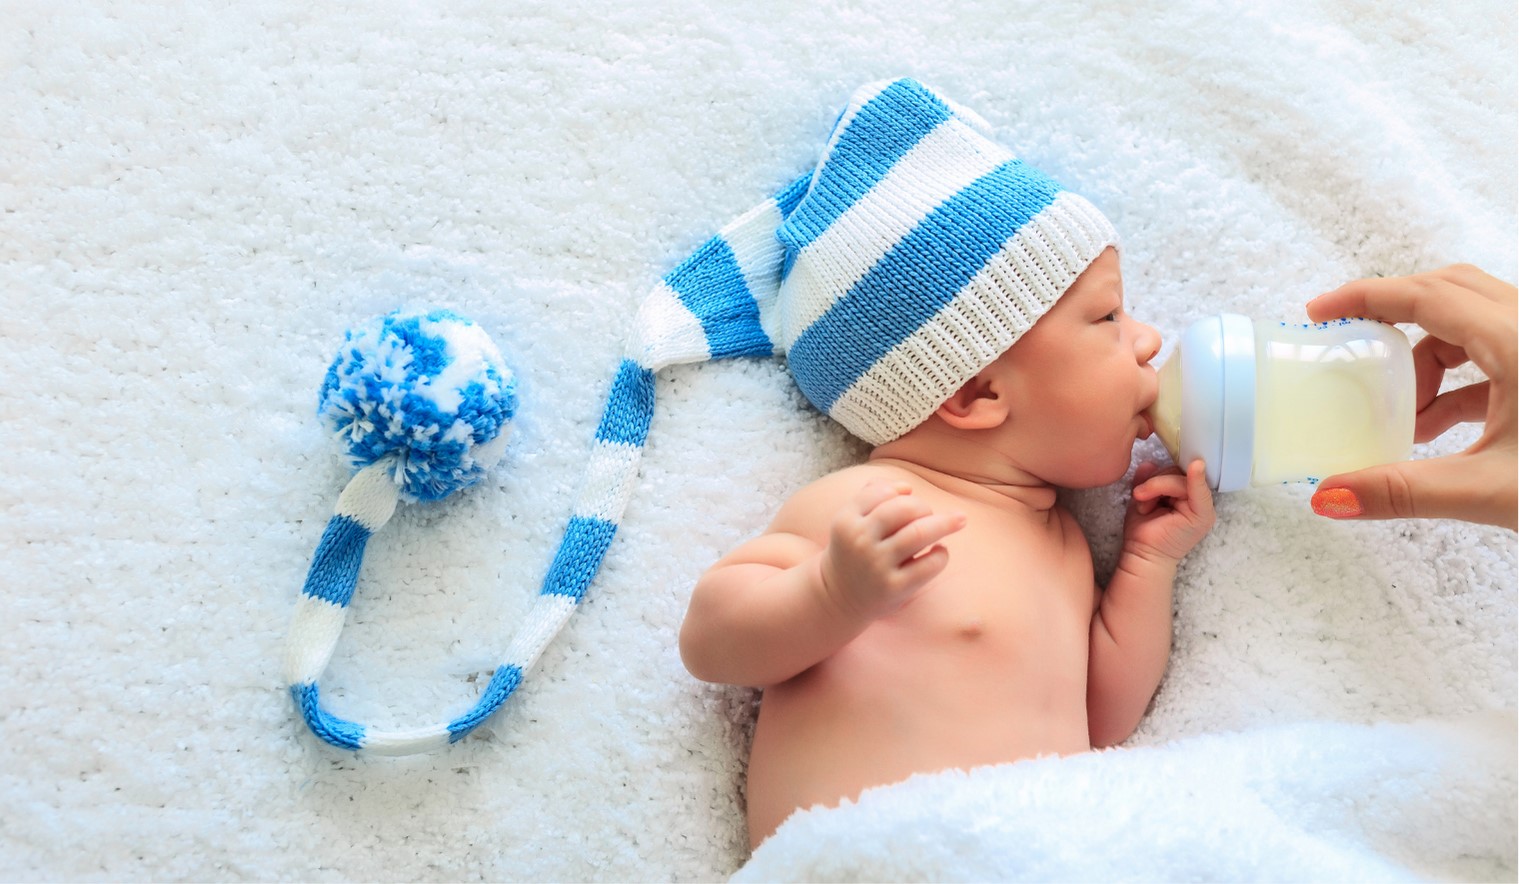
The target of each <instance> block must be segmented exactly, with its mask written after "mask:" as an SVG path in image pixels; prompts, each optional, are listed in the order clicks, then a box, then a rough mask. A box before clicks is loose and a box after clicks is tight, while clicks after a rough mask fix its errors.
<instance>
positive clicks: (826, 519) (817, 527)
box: [770, 463, 914, 536]
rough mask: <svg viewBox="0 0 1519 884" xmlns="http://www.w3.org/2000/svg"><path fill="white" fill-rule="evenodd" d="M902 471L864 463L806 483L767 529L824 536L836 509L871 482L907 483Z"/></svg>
mask: <svg viewBox="0 0 1519 884" xmlns="http://www.w3.org/2000/svg"><path fill="white" fill-rule="evenodd" d="M913 478H914V477H913V476H912V474H911V473H909V472H907V471H906V470H902V469H898V468H895V467H890V466H885V465H880V464H871V463H864V464H858V465H856V466H852V467H845V468H844V469H842V470H836V471H834V472H832V473H829V474H828V475H826V476H823V477H821V478H819V479H814V480H813V481H811V482H809V483H807V484H806V485H804V486H802V487H801V488H800V489H798V490H797V491H796V492H795V493H793V494H792V495H791V496H790V497H789V498H787V499H786V502H785V503H784V504H782V505H781V508H780V510H779V511H778V512H777V513H776V516H775V520H774V521H773V522H772V523H771V526H770V530H772V531H786V532H788V533H792V534H800V535H802V536H819V535H826V534H827V531H828V526H829V525H830V524H832V522H833V518H834V516H835V515H837V514H838V512H839V510H840V509H841V508H842V507H844V506H845V505H847V504H848V503H849V502H850V501H851V500H853V499H854V497H855V495H856V494H858V493H859V491H860V489H861V488H864V487H865V486H866V485H868V484H870V482H872V481H876V480H880V481H887V482H909V481H910V480H911V479H913Z"/></svg>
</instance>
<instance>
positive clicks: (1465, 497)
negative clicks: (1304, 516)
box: [1312, 455, 1485, 519]
mask: <svg viewBox="0 0 1519 884" xmlns="http://www.w3.org/2000/svg"><path fill="white" fill-rule="evenodd" d="M1460 459H1461V456H1460V455H1448V456H1446V457H1436V458H1430V459H1428V460H1412V461H1403V462H1401V463H1392V464H1383V465H1381V466H1375V467H1369V468H1367V469H1364V470H1359V471H1357V472H1354V473H1341V474H1340V475H1337V476H1330V477H1329V478H1327V479H1325V480H1324V481H1323V482H1321V483H1319V487H1318V490H1317V491H1315V492H1314V493H1313V500H1312V506H1313V511H1314V512H1316V513H1318V514H1319V515H1321V516H1328V517H1329V518H1331V519H1429V518H1436V519H1438V518H1457V519H1462V518H1465V519H1470V518H1471V517H1472V514H1471V512H1470V510H1471V509H1472V505H1473V503H1474V502H1475V501H1476V500H1479V499H1481V498H1482V497H1483V496H1485V495H1483V494H1482V493H1481V489H1478V488H1473V487H1469V486H1470V485H1471V483H1472V479H1473V476H1472V474H1473V472H1474V471H1473V470H1472V469H1471V465H1470V464H1465V463H1461V462H1460Z"/></svg>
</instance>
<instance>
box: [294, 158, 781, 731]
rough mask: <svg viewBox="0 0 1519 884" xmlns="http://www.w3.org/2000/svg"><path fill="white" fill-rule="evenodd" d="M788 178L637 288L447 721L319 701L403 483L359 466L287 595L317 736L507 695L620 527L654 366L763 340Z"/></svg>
mask: <svg viewBox="0 0 1519 884" xmlns="http://www.w3.org/2000/svg"><path fill="white" fill-rule="evenodd" d="M807 180H808V179H807V178H805V177H804V178H801V179H798V180H797V181H796V182H795V183H793V184H792V185H791V186H790V187H787V188H786V189H785V190H784V191H783V192H782V193H781V194H780V195H779V196H777V197H775V198H773V199H769V200H766V201H765V202H764V203H762V204H760V205H759V206H756V207H755V208H754V209H753V210H751V211H749V212H747V213H745V214H744V215H743V216H741V217H740V218H738V219H737V220H736V221H734V222H733V223H732V224H730V225H728V226H727V227H725V228H724V229H723V230H722V231H721V232H720V233H718V235H716V236H714V237H712V238H711V239H710V240H708V241H707V242H706V243H705V244H704V245H703V246H702V247H701V248H700V249H698V250H697V251H696V253H695V254H693V255H692V256H691V257H690V258H688V259H686V260H685V261H684V262H683V263H681V264H680V265H679V266H678V267H676V268H675V269H674V270H673V271H671V272H670V273H669V274H667V275H666V276H665V277H664V279H663V280H661V281H660V283H659V285H657V286H656V287H655V289H654V291H653V292H651V293H650V294H649V296H648V298H647V299H646V300H645V302H644V305H643V307H642V309H641V310H640V311H639V314H638V318H637V321H636V323H635V328H634V333H633V335H632V338H631V340H630V341H629V344H628V351H627V355H626V356H625V357H624V358H623V360H622V363H621V366H620V367H619V369H618V371H617V375H616V377H615V379H614V380H613V382H612V391H611V395H610V396H609V398H608V401H607V404H606V408H605V409H604V411H603V413H602V416H601V421H600V423H599V424H598V425H597V427H596V438H595V442H594V444H593V447H592V450H591V457H590V462H589V464H588V465H587V468H586V474H585V477H584V479H583V482H582V486H581V489H580V493H579V496H578V498H577V499H576V502H575V507H574V511H573V513H572V515H571V517H570V521H569V525H568V526H567V527H566V529H565V533H564V538H563V540H561V542H560V544H559V549H558V552H557V553H556V554H555V556H554V559H553V562H552V563H551V564H550V565H549V569H548V573H547V575H546V576H545V577H544V580H543V585H542V587H541V588H540V589H539V592H538V596H537V599H536V601H535V602H534V604H533V606H532V608H531V609H530V610H529V612H528V615H527V618H526V619H525V621H524V622H523V623H522V625H521V626H520V627H519V628H518V630H517V633H516V635H515V636H514V637H513V638H512V641H511V643H510V645H508V647H507V649H506V652H505V653H504V654H503V655H502V658H501V662H500V665H499V666H497V668H496V670H495V673H494V674H493V675H492V676H491V680H490V682H489V683H488V684H487V685H486V688H485V692H484V693H483V694H482V695H481V697H480V699H479V700H478V701H477V702H476V703H475V705H474V707H473V708H471V709H469V710H468V711H467V712H465V713H463V714H462V715H459V716H458V717H456V718H454V719H453V720H451V721H447V722H439V723H437V724H434V725H431V726H428V727H420V728H413V729H410V730H404V731H382V730H378V729H375V728H372V727H369V726H367V725H364V724H360V723H358V722H355V721H349V720H347V719H344V718H340V717H338V716H336V715H333V714H332V713H330V712H328V711H327V710H326V709H324V708H323V707H322V704H321V693H320V689H319V688H318V685H317V681H318V679H319V678H320V677H321V674H322V672H323V671H324V670H325V669H326V667H327V663H328V661H329V660H330V659H331V657H332V653H333V650H334V648H335V647H336V645H337V641H338V636H339V634H340V633H341V631H342V627H343V620H344V618H345V615H346V611H347V607H348V604H349V601H350V600H351V599H352V597H353V593H354V589H355V586H356V584H357V581H358V575H359V568H360V565H361V563H362V561H363V556H364V549H365V546H366V545H367V543H368V541H369V539H370V538H371V537H372V536H373V535H374V534H375V532H377V531H379V530H380V529H381V528H382V527H384V525H385V524H386V522H388V521H389V520H390V517H391V515H392V514H393V513H394V511H395V508H396V503H397V500H398V494H399V489H398V486H397V484H396V482H395V481H394V480H393V478H392V474H393V473H394V472H395V467H394V464H393V463H392V462H390V461H389V460H387V461H384V462H381V463H377V464H375V465H372V466H369V467H366V468H365V469H362V470H360V471H359V473H358V474H357V475H355V476H354V478H353V480H352V481H350V482H349V484H348V487H347V488H345V489H344V491H343V494H342V495H341V496H340V497H339V499H338V504H337V507H336V512H335V513H334V515H333V517H332V519H331V521H330V522H329V523H328V527H327V531H326V532H325V533H324V534H323V536H322V540H321V542H320V543H319V544H318V546H317V551H316V554H315V556H314V557H313V561H312V566H311V569H310V572H309V573H308V575H307V580H306V585H305V587H304V588H303V590H302V592H301V596H300V598H299V600H298V601H297V607H296V612H295V616H294V618H293V619H292V628H291V635H290V641H289V643H288V645H287V651H286V660H285V672H286V680H287V682H288V684H289V685H290V692H291V696H292V698H293V699H294V701H295V705H296V707H297V709H299V710H300V713H301V717H302V718H303V719H304V720H305V721H306V724H307V726H308V727H310V728H311V731H312V732H313V733H315V734H316V735H317V736H319V737H321V738H322V739H323V740H326V741H327V742H329V743H331V744H333V745H335V746H338V747H341V748H345V749H355V750H358V749H362V750H364V751H366V752H370V753H374V754H378V755H408V754H411V753H415V752H425V751H428V750H431V749H436V748H439V747H442V746H446V745H448V744H449V743H453V742H456V741H458V740H460V739H462V738H463V737H464V736H465V735H467V734H469V733H470V731H472V730H474V729H475V728H476V727H478V726H479V725H480V724H481V723H482V722H483V721H485V720H486V719H487V718H489V717H490V716H491V715H492V714H493V713H494V712H495V711H496V710H498V709H499V708H501V705H502V704H503V703H505V702H506V700H507V699H508V698H509V697H511V695H512V694H513V693H514V692H515V691H516V689H517V687H518V685H520V684H521V683H522V679H523V677H524V676H525V675H526V674H527V672H528V670H530V669H531V668H532V666H533V664H534V663H535V662H536V661H537V660H538V657H539V656H540V655H541V654H542V653H543V650H544V648H546V647H547V646H548V643H549V642H550V641H551V640H552V639H553V638H554V636H555V635H557V634H558V633H559V630H560V629H561V628H562V627H563V626H564V624H565V622H566V621H567V620H568V619H569V617H570V614H572V613H574V610H575V608H576V606H577V605H578V604H579V602H580V601H581V599H583V598H584V597H585V594H586V590H587V589H588V588H589V587H590V585H591V581H592V580H593V579H595V577H596V574H597V572H598V571H600V569H601V563H602V560H603V559H604V558H605V557H606V553H607V549H608V547H610V546H611V543H612V538H613V536H614V535H615V534H616V533H617V526H618V524H619V523H620V522H621V521H622V514H623V511H624V509H626V507H627V504H628V499H629V496H630V495H631V494H632V490H633V487H634V485H635V483H636V482H637V479H638V465H639V462H640V460H641V458H642V454H643V446H644V442H645V440H646V439H647V438H648V433H649V424H650V421H651V420H652V419H653V416H654V373H655V372H657V371H658V370H659V369H661V368H664V367H666V366H669V365H674V364H677V363H687V362H704V361H707V360H711V359H725V358H728V357H733V356H768V355H770V354H771V352H772V351H773V348H772V345H771V343H770V339H769V337H768V336H767V335H766V334H765V332H764V330H763V329H762V328H761V326H760V314H761V307H762V305H766V304H768V303H769V302H771V301H773V300H774V298H775V295H776V292H777V290H778V288H779V285H780V271H781V255H782V250H781V248H780V246H779V244H778V243H777V241H776V238H775V232H776V228H777V227H778V226H779V225H780V223H781V221H782V220H784V218H785V216H786V214H787V213H789V212H790V210H791V209H792V208H793V207H794V206H795V205H796V202H797V200H798V199H799V198H800V195H801V193H802V192H803V191H804V190H805V188H806V185H807Z"/></svg>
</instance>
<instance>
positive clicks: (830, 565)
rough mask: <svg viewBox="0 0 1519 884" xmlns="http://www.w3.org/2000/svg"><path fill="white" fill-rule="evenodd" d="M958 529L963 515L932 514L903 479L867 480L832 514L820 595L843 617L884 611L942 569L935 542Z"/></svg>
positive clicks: (945, 556)
mask: <svg viewBox="0 0 1519 884" xmlns="http://www.w3.org/2000/svg"><path fill="white" fill-rule="evenodd" d="M963 527H965V516H964V515H962V514H960V513H954V514H951V515H936V514H935V513H934V511H933V510H932V509H930V508H929V506H928V504H926V503H924V502H923V501H922V500H920V499H918V498H916V497H914V496H913V494H912V488H911V487H909V486H908V485H907V484H905V483H892V482H883V481H879V480H877V481H872V482H869V483H867V484H866V485H865V487H863V488H861V489H860V490H859V492H858V493H856V494H855V496H854V500H852V501H851V502H850V503H849V504H848V505H846V506H845V507H844V508H843V509H842V510H840V511H839V514H838V515H837V516H835V517H834V520H833V526H832V528H831V530H830V533H829V540H828V548H827V549H826V550H825V551H824V553H823V561H822V569H823V590H824V593H825V595H826V596H827V597H828V598H829V600H830V601H832V603H833V604H834V605H835V606H836V607H837V608H838V609H840V610H841V611H843V612H844V613H845V614H846V615H847V616H851V617H859V618H862V619H866V620H874V619H876V618H878V617H883V616H885V615H887V614H890V613H892V612H893V611H896V610H897V609H898V608H900V607H902V606H903V605H904V604H906V603H907V600H908V599H910V598H912V597H913V596H914V595H915V594H916V593H917V592H918V590H920V589H922V588H923V586H924V585H925V584H927V583H928V581H929V580H932V579H933V578H934V577H935V576H936V575H938V574H939V572H940V571H943V570H944V566H945V565H947V564H948V563H949V551H948V550H946V549H945V548H944V547H943V546H942V545H940V544H939V541H940V540H943V539H944V538H945V537H947V536H949V535H950V534H953V533H955V532H956V531H959V530H960V529H961V528H963Z"/></svg>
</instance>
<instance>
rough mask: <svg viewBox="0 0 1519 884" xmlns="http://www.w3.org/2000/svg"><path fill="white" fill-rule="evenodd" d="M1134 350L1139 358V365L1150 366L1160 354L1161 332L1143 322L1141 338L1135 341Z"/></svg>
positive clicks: (1140, 326)
mask: <svg viewBox="0 0 1519 884" xmlns="http://www.w3.org/2000/svg"><path fill="white" fill-rule="evenodd" d="M1134 350H1135V353H1136V354H1137V355H1138V356H1139V364H1140V365H1149V364H1150V360H1152V359H1154V358H1155V356H1156V354H1158V353H1159V352H1160V332H1158V331H1156V330H1155V329H1154V328H1153V327H1151V326H1148V325H1145V324H1144V323H1142V322H1141V323H1140V324H1139V336H1138V337H1136V338H1135V339H1134Z"/></svg>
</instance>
